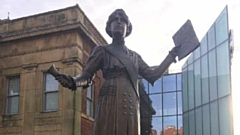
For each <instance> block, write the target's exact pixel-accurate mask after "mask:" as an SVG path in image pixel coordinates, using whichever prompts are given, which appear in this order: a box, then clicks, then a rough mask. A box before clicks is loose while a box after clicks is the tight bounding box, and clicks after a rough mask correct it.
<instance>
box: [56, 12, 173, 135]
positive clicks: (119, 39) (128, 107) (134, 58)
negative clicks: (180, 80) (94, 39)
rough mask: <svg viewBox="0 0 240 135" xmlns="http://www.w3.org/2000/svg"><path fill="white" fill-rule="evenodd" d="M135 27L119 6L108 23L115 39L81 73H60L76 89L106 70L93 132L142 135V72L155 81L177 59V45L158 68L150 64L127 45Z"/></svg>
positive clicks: (64, 83)
mask: <svg viewBox="0 0 240 135" xmlns="http://www.w3.org/2000/svg"><path fill="white" fill-rule="evenodd" d="M131 31H132V25H131V22H130V21H129V19H128V16H127V15H126V13H125V12H124V11H123V10H122V9H117V10H115V11H114V12H113V13H112V14H111V15H110V16H109V19H108V21H107V26H106V32H107V34H108V35H109V36H110V37H112V43H111V44H109V45H107V46H96V47H95V48H94V49H93V51H92V52H91V54H90V56H89V59H88V61H87V63H86V67H85V68H84V70H83V72H82V74H81V75H77V76H76V77H71V76H69V75H65V74H60V75H58V76H56V79H57V80H58V81H59V82H60V83H61V85H62V86H64V87H67V88H69V89H72V90H76V87H88V85H89V83H90V82H91V80H92V78H93V76H94V73H96V71H98V70H102V72H103V77H104V79H105V82H104V84H103V85H102V87H101V89H100V93H99V96H98V101H97V110H96V113H95V114H96V115H95V121H94V129H93V135H140V119H139V118H140V114H139V100H140V99H139V91H138V85H137V84H138V75H141V76H142V77H143V78H145V79H146V80H147V81H148V82H150V83H151V84H152V85H153V83H154V82H155V81H156V80H157V79H158V78H160V77H161V76H162V74H163V73H164V71H165V70H166V69H167V68H168V67H169V66H170V64H171V63H173V62H175V57H176V53H177V50H178V49H177V48H173V49H172V50H171V51H169V54H168V55H167V57H166V58H165V59H164V61H163V62H162V63H161V64H160V65H159V66H158V67H157V68H154V69H153V68H151V67H149V66H148V65H147V64H146V63H145V62H144V61H143V60H142V58H141V56H140V55H139V54H138V53H136V52H134V51H132V50H130V49H128V48H127V47H126V46H125V42H124V39H125V37H127V36H129V35H130V34H131Z"/></svg>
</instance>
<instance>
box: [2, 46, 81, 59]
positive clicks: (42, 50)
mask: <svg viewBox="0 0 240 135" xmlns="http://www.w3.org/2000/svg"><path fill="white" fill-rule="evenodd" d="M69 47H78V48H79V49H80V50H82V48H81V47H80V46H79V45H78V44H77V43H72V44H68V45H61V46H57V47H51V48H45V49H41V50H34V51H28V52H21V53H12V54H10V55H3V56H0V59H2V58H7V57H13V56H20V55H26V54H31V53H38V52H44V51H50V50H56V49H65V48H69Z"/></svg>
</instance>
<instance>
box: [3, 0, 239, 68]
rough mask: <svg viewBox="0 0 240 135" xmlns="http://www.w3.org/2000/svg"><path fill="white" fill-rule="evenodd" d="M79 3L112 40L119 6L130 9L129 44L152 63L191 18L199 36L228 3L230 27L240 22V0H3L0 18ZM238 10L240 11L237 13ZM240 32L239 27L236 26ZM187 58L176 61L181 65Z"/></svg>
mask: <svg viewBox="0 0 240 135" xmlns="http://www.w3.org/2000/svg"><path fill="white" fill-rule="evenodd" d="M76 4H78V5H79V6H80V8H82V10H83V11H84V12H85V14H86V15H87V16H88V17H89V18H90V20H91V21H92V22H93V24H94V25H95V26H96V27H97V29H98V30H99V31H100V33H101V34H102V35H103V36H104V37H105V39H106V40H107V41H108V42H109V43H110V42H111V39H110V38H109V36H108V35H107V34H106V33H105V24H106V21H107V18H108V16H109V14H110V13H112V12H113V11H114V10H115V9H117V8H122V9H124V10H125V11H126V13H127V15H128V16H129V18H130V21H131V22H132V25H133V32H132V34H131V35H130V36H129V37H127V38H126V45H127V46H128V47H129V48H131V49H133V50H134V51H136V52H138V53H139V54H140V55H141V56H142V57H143V59H144V60H145V61H146V62H147V63H148V64H149V65H151V66H153V65H158V64H159V63H160V62H161V61H162V60H163V59H164V58H165V56H166V55H167V53H168V51H169V50H170V49H171V48H172V47H173V46H174V44H173V40H172V35H173V34H174V33H175V32H176V31H177V30H178V29H179V28H180V27H181V25H182V24H184V22H185V21H186V20H187V19H190V20H191V21H192V24H193V27H194V29H195V31H196V34H197V36H198V38H199V40H201V39H202V37H203V36H204V35H205V34H206V32H207V31H208V29H209V28H210V26H211V24H212V23H213V22H214V21H215V19H216V18H217V16H218V15H219V13H220V12H221V11H222V10H223V8H224V7H225V6H226V5H228V9H229V22H230V28H234V27H235V26H236V27H238V26H237V25H239V24H240V19H235V16H236V18H239V16H237V15H239V13H240V10H239V9H240V2H238V0H232V1H230V0H229V1H227V0H211V1H204V0H199V1H195V0H181V1H180V0H171V1H170V0H1V5H0V19H6V18H7V16H8V12H9V14H10V15H9V16H10V19H15V18H20V17H24V16H29V15H34V14H38V13H42V12H47V11H51V10H57V9H61V8H65V7H68V6H73V5H76ZM237 13H238V14H237ZM234 32H235V35H236V33H239V29H236V30H235V31H234ZM184 61H185V60H182V61H181V62H179V63H177V64H172V66H171V67H170V69H171V70H173V71H174V70H175V71H178V70H180V69H181V66H182V64H183V63H184Z"/></svg>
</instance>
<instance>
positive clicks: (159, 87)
mask: <svg viewBox="0 0 240 135" xmlns="http://www.w3.org/2000/svg"><path fill="white" fill-rule="evenodd" d="M159 92H162V78H160V79H158V80H157V81H156V82H155V83H154V86H152V85H151V84H149V93H159Z"/></svg>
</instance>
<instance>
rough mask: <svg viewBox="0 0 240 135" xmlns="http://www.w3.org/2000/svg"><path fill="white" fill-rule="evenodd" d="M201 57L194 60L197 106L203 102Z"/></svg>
mask: <svg viewBox="0 0 240 135" xmlns="http://www.w3.org/2000/svg"><path fill="white" fill-rule="evenodd" d="M200 67H201V66H200V59H198V60H197V61H195V62H194V87H195V106H196V107H197V106H199V105H201V103H202V91H201V69H200Z"/></svg>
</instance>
